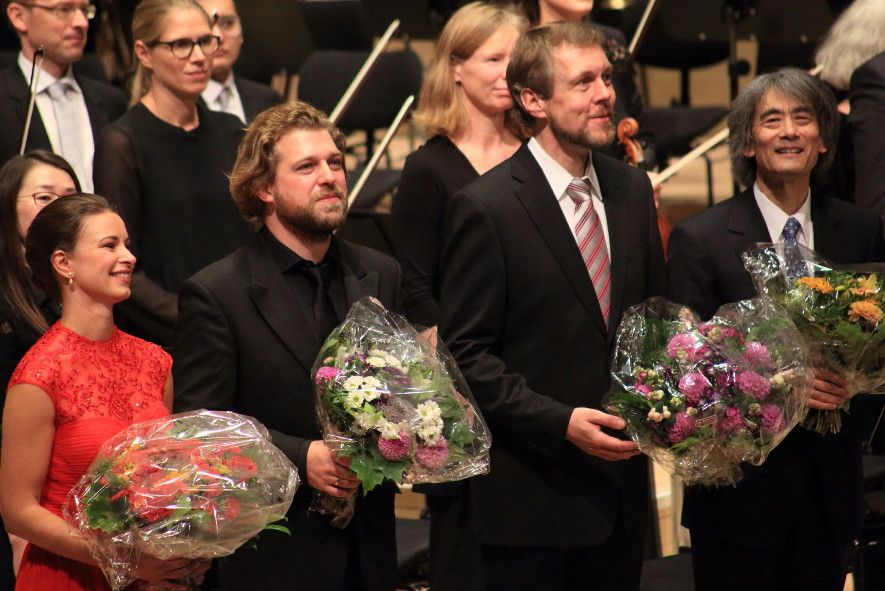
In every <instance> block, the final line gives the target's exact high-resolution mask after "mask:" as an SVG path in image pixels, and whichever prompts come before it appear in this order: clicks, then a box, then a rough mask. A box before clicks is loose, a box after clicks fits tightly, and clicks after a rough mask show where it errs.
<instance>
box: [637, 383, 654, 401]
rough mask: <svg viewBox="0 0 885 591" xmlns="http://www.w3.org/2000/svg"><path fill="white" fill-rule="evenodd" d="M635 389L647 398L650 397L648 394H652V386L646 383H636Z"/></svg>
mask: <svg viewBox="0 0 885 591" xmlns="http://www.w3.org/2000/svg"><path fill="white" fill-rule="evenodd" d="M633 389H635V390H636V391H637V392H639V393H640V394H642V395H643V396H645V397H646V398H648V395H649V394H651V388H649V387H648V386H646V385H645V384H636V385H635V386H633Z"/></svg>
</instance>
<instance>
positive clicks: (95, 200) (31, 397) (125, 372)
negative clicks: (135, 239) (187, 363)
mask: <svg viewBox="0 0 885 591" xmlns="http://www.w3.org/2000/svg"><path fill="white" fill-rule="evenodd" d="M128 243H129V239H128V236H127V233H126V227H125V225H124V224H123V220H122V219H120V217H119V216H118V215H117V214H116V213H114V211H113V210H112V209H111V207H110V205H109V204H108V202H107V201H106V200H105V199H104V198H102V197H98V196H95V195H85V194H75V195H71V196H69V197H66V198H65V199H58V200H56V201H54V202H52V203H50V204H49V205H47V206H46V207H45V208H43V210H41V211H40V213H39V214H38V215H37V217H36V218H35V219H34V222H33V223H32V224H31V228H30V229H29V230H28V235H27V239H26V243H25V246H26V257H27V261H28V265H29V266H30V268H31V272H32V273H33V276H34V279H35V281H36V282H37V284H39V286H40V287H41V288H43V289H44V290H45V291H46V293H47V294H48V295H50V296H53V297H55V298H58V299H60V301H61V303H62V315H61V319H60V320H59V321H58V322H56V323H55V324H54V325H52V326H51V327H50V328H49V330H48V331H47V332H46V333H45V334H44V335H43V337H42V338H41V339H40V340H39V341H37V343H36V344H35V345H34V346H33V347H32V348H31V349H30V350H29V351H28V353H27V354H25V356H24V358H23V359H22V361H21V362H20V363H19V365H18V367H17V368H16V370H15V372H14V373H13V376H12V379H11V381H10V382H9V389H8V391H7V395H6V405H5V408H4V412H3V445H2V466H3V470H2V471H0V506H2V511H3V518H4V521H5V523H6V526H7V529H8V530H9V531H10V532H11V533H14V534H16V535H18V536H20V537H22V538H24V539H26V540H27V541H28V546H27V548H26V549H25V554H24V557H23V559H22V564H21V568H20V570H19V573H18V579H17V581H16V589H19V590H23V589H24V590H38V589H39V590H41V591H55V590H71V591H74V590H77V591H94V590H101V589H108V588H109V587H108V584H107V582H106V580H105V577H104V575H103V574H102V572H101V570H99V568H98V567H97V566H96V565H95V562H94V561H93V559H92V556H91V555H90V554H89V550H88V548H87V545H86V542H85V541H84V540H83V539H81V538H79V537H75V536H73V535H71V532H70V529H69V527H68V525H67V524H66V523H65V521H64V519H63V518H62V516H61V515H62V512H61V510H62V506H63V505H64V503H65V499H66V497H67V494H68V491H69V490H70V489H71V487H72V486H73V485H74V484H75V483H76V482H77V481H78V480H79V478H80V476H81V475H82V474H83V473H84V472H85V471H86V469H87V468H88V467H89V464H90V463H91V462H92V459H93V458H94V457H95V454H96V452H97V451H98V448H99V446H100V445H101V444H102V443H103V442H104V441H105V440H106V439H108V438H109V437H111V436H112V435H114V434H116V433H117V432H119V431H120V430H122V429H123V428H124V427H126V426H127V425H129V424H131V423H135V422H139V421H143V420H149V419H154V418H159V417H162V416H165V415H167V414H168V413H169V408H170V407H171V405H172V379H171V375H170V368H171V365H172V361H171V358H170V357H169V355H168V354H167V353H165V352H164V351H163V350H162V349H160V348H159V347H157V346H155V345H152V344H149V343H147V342H145V341H142V340H140V339H137V338H135V337H132V336H130V335H127V334H125V333H123V332H121V331H119V330H117V328H116V327H115V326H114V322H113V307H114V304H116V303H118V302H120V301H122V300H124V299H126V298H127V297H129V282H130V276H131V274H132V269H133V266H134V265H135V257H134V256H132V253H131V252H129V249H128ZM206 566H207V563H205V562H202V561H189V560H171V561H160V560H158V559H155V558H152V557H149V556H145V557H144V558H143V559H142V560H140V561H139V562H138V563H137V564H136V566H135V569H134V575H135V577H136V578H137V579H138V580H139V581H140V582H141V585H142V587H145V586H149V587H150V588H151V589H187V588H188V587H187V585H186V584H185V583H184V582H183V581H184V580H185V579H187V578H189V577H194V576H196V577H199V576H200V575H201V574H202V572H203V571H204V570H205V568H206Z"/></svg>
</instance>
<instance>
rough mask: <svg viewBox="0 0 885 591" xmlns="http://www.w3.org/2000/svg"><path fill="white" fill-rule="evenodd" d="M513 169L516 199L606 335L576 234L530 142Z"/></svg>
mask: <svg viewBox="0 0 885 591" xmlns="http://www.w3.org/2000/svg"><path fill="white" fill-rule="evenodd" d="M512 171H513V178H514V179H515V180H516V181H517V188H516V198H517V199H519V201H520V203H521V204H522V206H523V208H525V210H526V213H527V214H528V216H529V218H531V220H532V223H534V225H535V228H536V229H537V231H538V233H539V234H540V235H541V237H542V238H543V239H544V241H545V242H546V243H547V247H548V248H549V249H550V252H551V253H553V256H554V258H556V260H557V262H558V263H559V266H560V267H561V268H562V271H563V274H564V275H565V277H566V279H568V282H569V283H570V284H571V286H572V289H574V290H575V294H576V295H577V296H578V299H579V300H580V302H581V304H582V305H583V306H584V308H586V309H587V313H588V314H589V315H590V317H591V318H593V322H594V323H595V324H596V326H597V327H598V328H599V330H601V331H602V333H603V334H606V333H607V332H608V329H607V328H606V326H605V321H604V320H603V318H602V311H601V310H600V309H599V301H598V300H597V299H596V292H595V291H594V290H593V284H592V283H591V282H590V276H589V275H588V273H587V268H586V267H585V266H584V260H583V259H582V258H581V252H580V251H579V250H578V245H577V244H576V243H575V237H574V234H573V233H572V231H571V228H569V225H568V222H566V220H565V218H564V217H563V215H562V209H560V207H559V203H558V202H557V201H556V196H555V195H553V191H551V190H550V184H549V183H548V182H547V178H546V177H545V176H544V172H543V171H542V170H541V167H540V166H539V165H538V163H537V162H536V161H535V158H534V156H532V153H531V152H530V151H529V149H528V146H527V145H526V144H523V146H522V147H521V148H520V149H519V150H518V151H517V152H516V154H514V156H513V160H512Z"/></svg>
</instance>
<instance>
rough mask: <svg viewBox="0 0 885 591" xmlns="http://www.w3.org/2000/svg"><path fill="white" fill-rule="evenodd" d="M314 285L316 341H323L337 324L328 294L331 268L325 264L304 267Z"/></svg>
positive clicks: (336, 317)
mask: <svg viewBox="0 0 885 591" xmlns="http://www.w3.org/2000/svg"><path fill="white" fill-rule="evenodd" d="M306 269H307V272H308V273H309V274H310V278H311V283H313V287H314V298H313V322H314V330H315V331H316V337H317V341H319V342H320V343H322V342H324V341H325V340H326V338H327V337H328V336H329V333H331V332H332V330H333V329H334V328H335V327H336V326H338V314H337V313H336V312H335V306H334V305H333V304H332V298H331V297H330V296H329V283H330V276H331V274H332V269H331V268H330V267H329V265H327V264H323V265H309V266H308V267H306Z"/></svg>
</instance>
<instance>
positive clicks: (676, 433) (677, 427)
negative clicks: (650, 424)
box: [667, 412, 695, 444]
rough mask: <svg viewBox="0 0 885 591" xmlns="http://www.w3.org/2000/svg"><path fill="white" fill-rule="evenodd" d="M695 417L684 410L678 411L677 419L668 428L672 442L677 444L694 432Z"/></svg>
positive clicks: (668, 435)
mask: <svg viewBox="0 0 885 591" xmlns="http://www.w3.org/2000/svg"><path fill="white" fill-rule="evenodd" d="M694 429H695V425H694V419H693V418H692V417H690V416H688V414H686V413H684V412H680V413H676V420H675V421H674V422H673V424H672V425H671V426H670V427H668V428H667V437H668V438H669V439H670V443H672V444H676V443H679V442H680V441H682V440H683V439H685V438H686V437H688V436H690V435H691V434H692V433H694Z"/></svg>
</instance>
